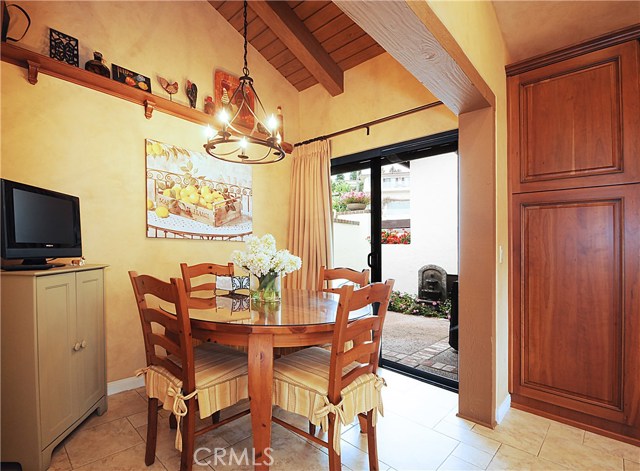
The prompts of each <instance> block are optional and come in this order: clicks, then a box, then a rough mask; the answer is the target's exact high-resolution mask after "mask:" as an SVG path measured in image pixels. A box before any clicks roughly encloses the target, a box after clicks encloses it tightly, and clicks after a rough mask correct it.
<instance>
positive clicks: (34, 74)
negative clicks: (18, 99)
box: [27, 60, 40, 85]
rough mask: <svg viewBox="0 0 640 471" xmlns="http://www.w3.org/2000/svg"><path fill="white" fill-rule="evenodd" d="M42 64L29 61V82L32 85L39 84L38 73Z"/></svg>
mask: <svg viewBox="0 0 640 471" xmlns="http://www.w3.org/2000/svg"><path fill="white" fill-rule="evenodd" d="M39 70H40V64H39V63H37V62H34V61H29V60H28V61H27V80H28V81H29V83H30V84H31V85H35V84H36V83H38V71H39Z"/></svg>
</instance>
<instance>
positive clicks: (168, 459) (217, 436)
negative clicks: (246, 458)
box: [136, 417, 242, 470]
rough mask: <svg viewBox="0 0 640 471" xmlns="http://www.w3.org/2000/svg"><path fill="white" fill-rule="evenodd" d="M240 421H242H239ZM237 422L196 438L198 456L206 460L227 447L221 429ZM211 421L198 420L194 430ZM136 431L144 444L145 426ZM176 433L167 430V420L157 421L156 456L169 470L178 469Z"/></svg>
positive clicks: (178, 452)
mask: <svg viewBox="0 0 640 471" xmlns="http://www.w3.org/2000/svg"><path fill="white" fill-rule="evenodd" d="M240 420H242V419H240ZM237 422H238V421H234V422H231V423H230V424H227V425H224V426H223V427H220V428H219V429H216V430H212V431H211V432H208V433H206V434H204V435H201V436H199V437H196V443H195V449H198V448H202V450H201V451H200V452H199V454H198V456H199V457H201V458H206V457H208V456H210V455H212V454H213V453H214V451H215V450H216V449H224V448H227V447H228V446H229V442H227V441H226V440H225V439H224V438H223V435H222V433H223V429H224V428H225V427H229V426H232V425H233V424H236V423H237ZM210 423H211V419H210V418H207V419H205V420H202V421H201V420H200V419H198V424H197V425H196V428H198V427H202V424H207V425H208V424H210ZM136 430H137V431H138V433H139V434H140V437H142V439H143V440H144V441H145V442H146V439H147V425H146V424H145V425H142V426H140V427H137V428H136ZM175 439H176V431H175V430H172V429H171V428H169V419H168V418H165V417H162V418H159V419H158V438H157V442H156V456H157V457H158V459H159V460H160V461H161V462H162V464H163V465H164V466H165V467H166V468H167V469H169V470H172V469H178V468H179V467H180V451H178V450H177V449H176V448H175Z"/></svg>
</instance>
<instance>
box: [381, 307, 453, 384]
mask: <svg viewBox="0 0 640 471" xmlns="http://www.w3.org/2000/svg"><path fill="white" fill-rule="evenodd" d="M382 358H383V359H385V360H390V361H394V362H397V363H399V364H401V365H406V366H410V367H413V368H416V369H418V370H422V371H426V372H429V373H433V374H436V375H439V376H442V377H445V378H449V379H453V380H455V381H457V380H458V352H457V351H456V350H454V349H453V348H451V347H450V346H449V320H447V319H440V318H435V317H424V316H414V315H410V314H401V313H398V312H393V311H388V312H387V317H386V319H385V322H384V330H383V334H382Z"/></svg>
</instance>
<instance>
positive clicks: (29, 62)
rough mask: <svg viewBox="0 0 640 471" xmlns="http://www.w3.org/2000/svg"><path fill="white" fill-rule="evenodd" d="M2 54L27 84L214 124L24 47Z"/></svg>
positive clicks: (202, 115)
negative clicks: (82, 90)
mask: <svg viewBox="0 0 640 471" xmlns="http://www.w3.org/2000/svg"><path fill="white" fill-rule="evenodd" d="M1 51H2V60H3V61H4V62H8V63H10V64H14V65H17V66H19V67H23V68H25V69H27V80H28V81H29V83H31V84H33V85H35V84H36V83H37V82H38V74H41V73H42V74H46V75H50V76H52V77H56V78H59V79H61V80H66V81H67V82H72V83H75V84H77V85H81V86H83V87H87V88H90V89H92V90H96V91H99V92H102V93H106V94H107V95H111V96H115V97H118V98H121V99H123V100H126V101H130V102H132V103H136V104H138V105H141V106H142V107H143V109H144V114H145V117H146V118H147V119H150V118H151V117H152V116H153V112H154V111H155V110H158V111H160V112H161V113H166V114H169V115H171V116H175V117H176V118H181V119H184V120H187V121H190V122H192V123H196V124H202V125H205V126H206V125H209V124H213V117H212V116H210V115H208V114H206V113H204V112H202V111H198V110H196V109H193V108H190V107H188V106H185V105H182V104H180V103H175V102H173V101H170V100H167V99H166V98H162V97H160V96H157V95H153V94H151V93H148V92H145V91H143V90H140V89H137V88H133V87H130V86H128V85H125V84H123V83H120V82H116V81H115V80H112V79H109V78H107V77H103V76H101V75H98V74H94V73H92V72H88V71H86V70H84V69H80V68H78V67H74V66H72V65H69V64H66V63H64V62H60V61H58V60H55V59H52V58H50V57H47V56H43V55H42V54H38V53H37V52H33V51H29V50H28V49H25V48H22V47H20V46H16V45H14V44H9V43H2V48H1ZM243 131H244V132H249V130H247V129H243ZM282 147H283V149H284V151H285V152H287V153H291V152H292V151H293V145H292V144H290V143H288V142H284V143H283V144H282Z"/></svg>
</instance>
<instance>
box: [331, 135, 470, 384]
mask: <svg viewBox="0 0 640 471" xmlns="http://www.w3.org/2000/svg"><path fill="white" fill-rule="evenodd" d="M457 144H458V133H457V130H455V131H449V132H445V133H440V134H437V135H433V136H428V137H425V138H420V139H416V140H412V141H407V142H403V143H399V144H394V145H392V146H387V147H384V148H379V149H374V150H371V151H366V152H362V153H358V154H354V155H350V156H346V157H340V158H337V159H333V160H332V170H331V173H332V198H333V229H334V241H333V245H334V260H333V262H334V266H335V267H350V268H353V269H356V270H362V269H364V268H370V270H371V280H372V281H383V280H386V279H389V278H393V279H394V280H395V285H394V290H393V294H392V299H391V303H390V306H389V311H388V314H387V318H386V320H385V326H384V330H383V336H382V348H381V359H380V361H381V365H383V366H385V367H387V368H392V369H395V370H399V371H402V372H404V373H406V374H409V375H411V376H414V377H417V378H420V379H423V380H426V381H429V382H434V383H436V384H438V385H440V386H443V387H446V388H447V389H453V390H457V387H458V343H457V327H458V326H457V284H458V155H457Z"/></svg>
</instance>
